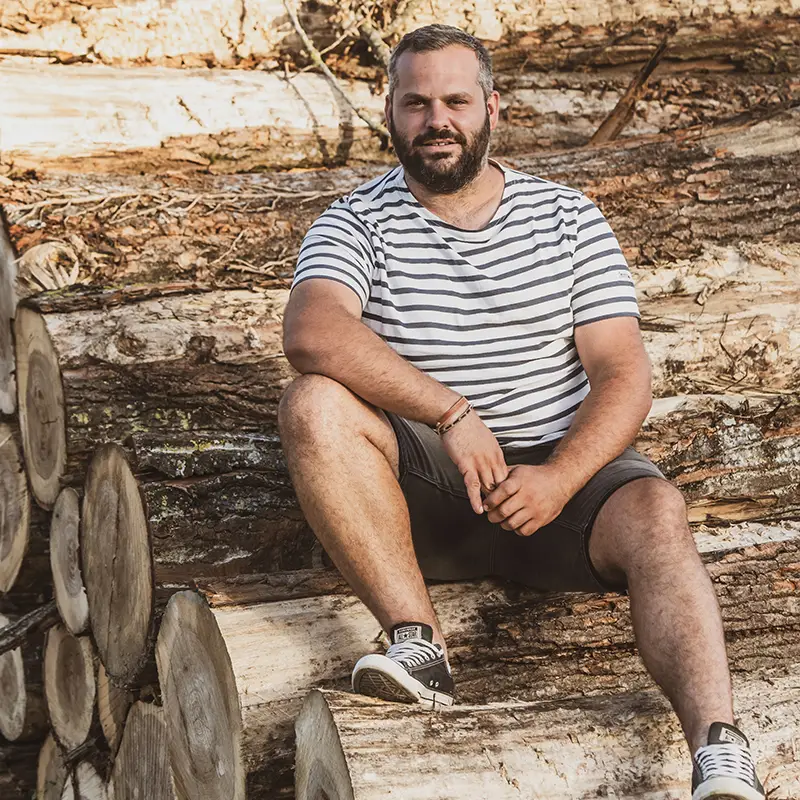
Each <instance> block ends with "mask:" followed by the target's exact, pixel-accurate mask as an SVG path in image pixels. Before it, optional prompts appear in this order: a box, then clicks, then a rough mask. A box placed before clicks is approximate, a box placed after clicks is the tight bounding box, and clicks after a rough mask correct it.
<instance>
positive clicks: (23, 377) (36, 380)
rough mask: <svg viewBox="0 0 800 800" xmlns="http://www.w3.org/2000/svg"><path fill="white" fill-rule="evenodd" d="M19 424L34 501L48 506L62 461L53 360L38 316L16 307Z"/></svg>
mask: <svg viewBox="0 0 800 800" xmlns="http://www.w3.org/2000/svg"><path fill="white" fill-rule="evenodd" d="M14 340H15V342H16V363H17V383H18V390H19V425H20V432H21V436H22V450H23V453H24V454H25V465H26V467H27V473H28V480H29V481H30V484H31V491H32V492H33V496H34V499H35V500H36V502H37V503H38V504H39V505H40V506H41V507H42V508H45V509H48V510H49V509H51V508H52V507H53V505H54V503H55V501H56V497H57V496H58V492H59V490H60V481H61V476H62V475H63V473H64V467H65V465H66V460H67V446H66V432H65V427H64V393H63V388H62V386H61V375H60V373H59V368H58V358H57V356H56V353H55V350H54V349H53V344H52V341H51V340H50V336H49V334H48V332H47V328H46V327H45V325H44V321H43V319H42V317H41V316H40V315H39V314H37V313H36V312H35V311H32V310H31V309H28V308H18V309H17V312H16V318H15V320H14Z"/></svg>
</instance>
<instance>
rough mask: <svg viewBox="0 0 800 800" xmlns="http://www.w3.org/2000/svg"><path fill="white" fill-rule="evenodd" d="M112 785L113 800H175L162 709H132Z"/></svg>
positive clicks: (147, 706) (143, 706)
mask: <svg viewBox="0 0 800 800" xmlns="http://www.w3.org/2000/svg"><path fill="white" fill-rule="evenodd" d="M111 785H112V786H113V795H114V800H142V799H143V798H147V800H175V789H174V786H173V782H172V772H171V769H170V765H169V757H168V754H167V728H166V725H165V722H164V710H163V709H162V708H159V707H158V706H154V705H151V704H148V703H142V702H138V703H135V704H134V705H133V706H132V708H131V710H130V713H129V714H128V718H127V720H126V722H125V732H124V734H123V736H122V744H121V745H120V748H119V752H118V753H117V757H116V759H115V760H114V771H113V773H112V776H111Z"/></svg>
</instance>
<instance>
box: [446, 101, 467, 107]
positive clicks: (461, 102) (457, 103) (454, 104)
mask: <svg viewBox="0 0 800 800" xmlns="http://www.w3.org/2000/svg"><path fill="white" fill-rule="evenodd" d="M466 104H467V101H466V100H451V101H450V105H452V106H465V105H466Z"/></svg>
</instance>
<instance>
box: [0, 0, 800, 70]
mask: <svg viewBox="0 0 800 800" xmlns="http://www.w3.org/2000/svg"><path fill="white" fill-rule="evenodd" d="M355 10H356V9H355V7H354V5H353V4H345V5H344V6H342V5H341V4H338V5H336V4H333V3H330V2H325V3H322V4H319V5H316V6H314V7H312V6H310V5H307V6H305V7H303V8H302V9H301V12H302V21H303V26H304V27H305V29H306V30H307V31H308V33H309V35H311V36H312V38H313V39H314V41H315V43H316V44H317V46H319V47H320V48H324V47H327V46H329V45H331V44H333V43H334V42H335V40H336V38H337V37H338V35H339V33H340V28H341V26H342V25H348V24H350V25H352V23H353V22H354V21H355V20H356V19H357V18H360V17H358V16H357V14H356V13H354V11H355ZM795 13H796V9H795V7H794V6H793V5H792V4H791V2H788V0H782V2H781V1H780V0H779V1H777V2H775V1H773V2H769V3H765V4H763V5H759V6H746V7H735V6H732V5H731V4H719V5H716V6H714V7H707V8H705V9H704V14H703V15H702V17H697V15H696V11H695V10H694V8H693V7H692V6H691V4H690V3H689V2H688V0H682V2H680V3H674V2H673V3H668V2H649V1H646V0H639V1H638V2H635V3H632V4H630V5H629V6H626V7H625V9H624V11H622V10H620V8H619V7H618V6H616V5H615V4H613V3H611V2H604V3H601V4H595V5H594V6H593V7H592V8H591V9H589V8H587V7H584V6H581V5H575V6H567V7H563V6H547V5H544V6H541V7H537V8H536V9H533V8H530V7H528V6H518V7H509V6H506V5H504V4H501V3H496V2H487V3H481V4H480V5H478V6H475V5H474V4H467V3H457V4H454V3H452V2H444V0H434V2H431V3H417V4H416V5H415V7H413V8H411V9H410V13H405V14H404V15H403V16H402V17H401V18H395V19H391V18H390V20H389V24H388V26H387V27H388V28H389V29H391V31H392V37H393V38H392V43H393V44H394V43H396V41H397V38H398V37H399V36H401V35H402V34H404V33H406V32H407V31H409V30H413V29H414V28H417V27H420V26H422V25H425V24H428V23H431V22H440V21H442V20H447V22H448V23H450V24H452V25H457V26H459V27H461V28H464V29H466V30H468V31H470V32H471V33H474V34H475V35H476V36H478V37H479V38H481V39H484V40H486V42H485V43H486V44H487V45H488V46H489V47H490V49H491V50H492V54H493V57H494V62H495V68H496V69H498V70H499V71H505V70H542V71H547V70H555V69H559V68H561V69H580V68H583V69H588V68H591V67H600V66H617V65H620V64H627V63H631V62H641V61H643V60H645V59H646V57H647V56H646V52H647V50H648V46H649V45H651V44H652V42H653V41H654V40H656V39H658V38H659V37H660V36H661V35H663V33H664V31H665V30H669V29H674V34H673V36H674V44H673V48H674V53H672V54H671V57H672V58H673V59H675V60H676V61H678V62H686V61H689V62H691V61H693V60H700V61H701V62H705V63H706V64H707V65H708V66H709V67H710V68H713V67H716V68H717V69H723V68H726V67H727V68H729V69H730V68H731V67H733V66H735V67H738V68H739V69H741V70H752V71H767V70H768V69H770V68H772V69H773V70H779V69H784V70H786V71H791V70H792V69H794V68H795V67H796V64H797V59H798V56H797V47H796V43H797V41H798V38H797V36H796V35H792V30H791V26H792V24H793V23H794V20H793V18H792V17H793V15H794V14H795ZM284 21H285V11H284V9H283V6H282V3H280V2H275V0H249V2H248V3H247V5H246V6H244V7H243V6H242V5H241V3H240V2H239V1H238V0H220V1H219V2H215V3H213V4H207V5H206V6H204V7H203V8H202V9H198V7H197V6H196V4H194V3H192V2H191V0H178V2H175V1H174V0H173V1H172V2H170V1H169V0H159V2H158V3H155V4H153V3H146V2H144V0H139V2H126V3H115V4H106V3H102V2H80V3H79V2H68V3H63V2H54V1H53V0H49V2H38V3H36V4H31V3H30V2H26V0H8V1H7V3H6V4H5V6H4V9H3V13H2V16H0V52H2V51H5V52H12V53H19V54H22V55H28V56H39V57H44V56H47V57H50V58H53V59H56V60H58V61H61V62H62V63H70V62H74V61H82V60H86V61H89V60H91V61H99V62H101V63H105V64H130V65H133V66H139V65H141V64H164V65H168V66H181V67H186V66H198V67H209V66H217V65H219V66H230V67H232V66H239V67H253V66H256V65H259V64H262V65H264V66H277V65H278V63H279V60H283V59H285V58H287V57H288V58H296V57H297V55H298V53H299V50H300V43H299V41H298V39H297V37H296V36H295V34H294V32H293V31H292V30H291V28H290V27H289V26H286V25H285V24H283V22H284ZM787 28H789V30H788V31H787ZM343 50H344V48H343V47H340V48H337V50H336V53H337V54H341V53H342V52H343ZM361 55H362V51H361V50H360V49H358V48H355V52H354V53H353V54H352V55H351V56H350V58H349V59H346V58H345V59H344V60H345V63H344V65H343V66H344V68H348V67H349V69H357V65H358V63H359V58H358V56H361ZM337 58H338V60H339V61H341V60H343V57H342V55H338V57H337ZM362 71H363V69H362Z"/></svg>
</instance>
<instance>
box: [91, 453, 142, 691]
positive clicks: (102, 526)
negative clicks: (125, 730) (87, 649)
mask: <svg viewBox="0 0 800 800" xmlns="http://www.w3.org/2000/svg"><path fill="white" fill-rule="evenodd" d="M81 517H82V524H81V536H80V549H81V561H82V568H83V581H84V584H85V586H86V596H87V599H88V604H89V619H90V624H91V630H92V636H93V638H94V641H95V642H96V644H97V649H98V653H99V655H100V659H101V661H102V662H103V664H104V665H105V668H106V671H107V672H108V675H109V676H110V677H111V679H112V680H114V681H116V682H117V683H118V684H119V685H121V686H124V685H128V684H131V683H133V682H135V680H136V679H137V677H138V676H139V674H140V672H141V671H142V669H143V668H144V666H145V663H146V662H147V660H148V656H149V651H150V646H151V636H152V633H153V631H152V625H153V576H152V559H151V555H150V538H149V534H148V530H147V522H146V520H145V516H144V509H143V507H142V498H141V495H140V494H139V487H138V485H137V483H136V479H135V478H134V477H133V474H132V473H131V470H130V467H129V465H128V463H127V461H126V459H125V456H124V453H123V452H122V450H121V448H120V447H118V446H117V445H111V444H109V445H105V446H103V447H101V448H100V449H98V451H97V452H96V454H95V456H94V458H93V459H92V461H91V463H90V466H89V472H88V474H87V477H86V491H85V493H84V496H83V510H82V515H81ZM92 681H93V682H94V676H93V677H92Z"/></svg>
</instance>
